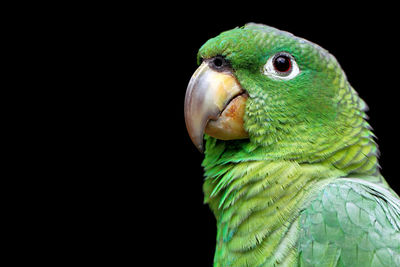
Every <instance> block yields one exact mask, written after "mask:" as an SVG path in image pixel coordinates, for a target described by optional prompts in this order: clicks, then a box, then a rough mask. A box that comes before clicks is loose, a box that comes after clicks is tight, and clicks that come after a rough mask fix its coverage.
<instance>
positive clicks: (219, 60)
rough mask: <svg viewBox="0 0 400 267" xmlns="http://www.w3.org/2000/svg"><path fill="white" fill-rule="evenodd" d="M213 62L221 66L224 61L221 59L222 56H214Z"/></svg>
mask: <svg viewBox="0 0 400 267" xmlns="http://www.w3.org/2000/svg"><path fill="white" fill-rule="evenodd" d="M213 63H214V65H215V66H217V67H221V66H222V65H223V63H224V62H223V59H222V58H220V57H216V58H214V61H213Z"/></svg>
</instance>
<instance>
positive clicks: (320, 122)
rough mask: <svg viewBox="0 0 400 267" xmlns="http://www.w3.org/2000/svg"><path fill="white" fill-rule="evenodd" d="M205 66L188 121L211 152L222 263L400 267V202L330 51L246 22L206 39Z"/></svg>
mask: <svg viewBox="0 0 400 267" xmlns="http://www.w3.org/2000/svg"><path fill="white" fill-rule="evenodd" d="M197 64H198V69H197V70H196V71H195V72H194V74H193V75H192V77H191V78H190V81H189V83H188V86H187V89H186V93H185V99H184V119H185V124H186V128H187V132H188V134H189V137H190V139H191V141H192V142H193V144H194V145H195V147H196V148H197V149H198V150H199V151H200V152H202V153H204V159H203V161H202V168H203V170H204V182H203V193H204V204H206V205H208V206H209V208H210V210H211V212H212V213H213V214H214V216H215V221H216V227H217V231H216V233H217V234H216V244H215V253H214V258H213V265H214V266H216V267H226V266H363V267H367V266H400V199H399V196H398V195H397V194H396V192H395V191H394V190H393V189H392V188H391V187H390V186H389V184H388V183H387V181H386V180H385V179H384V177H383V176H382V175H381V173H380V169H381V167H380V165H379V162H378V158H379V155H380V154H379V153H380V152H379V149H378V145H377V142H376V136H375V135H374V133H373V129H372V127H371V126H370V125H369V123H368V122H367V120H368V117H367V115H366V113H367V111H368V106H367V104H366V103H365V102H364V100H362V99H361V97H360V96H359V95H358V93H357V92H356V91H355V89H354V88H353V87H352V86H351V85H350V83H349V81H348V80H347V76H346V74H345V72H344V70H343V69H342V68H341V66H340V65H339V62H338V61H337V59H336V58H335V57H334V56H333V55H332V54H331V53H330V52H328V51H327V50H325V49H324V48H322V47H321V46H319V45H317V44H315V43H313V42H311V41H308V40H306V39H303V38H300V37H297V36H295V35H293V34H292V33H289V32H287V31H283V30H279V29H277V28H274V27H271V26H267V25H264V24H258V23H247V24H245V25H244V26H241V27H236V28H233V29H230V30H227V31H224V32H222V33H220V34H219V35H217V36H216V37H213V38H211V39H209V40H208V41H206V42H205V43H204V44H203V45H202V46H201V47H200V49H199V51H198V53H197Z"/></svg>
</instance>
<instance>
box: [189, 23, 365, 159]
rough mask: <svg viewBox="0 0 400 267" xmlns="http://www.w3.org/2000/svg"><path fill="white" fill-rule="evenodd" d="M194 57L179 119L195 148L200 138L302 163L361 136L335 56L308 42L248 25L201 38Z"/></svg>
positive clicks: (359, 113)
mask: <svg viewBox="0 0 400 267" xmlns="http://www.w3.org/2000/svg"><path fill="white" fill-rule="evenodd" d="M198 61H199V63H200V62H201V64H200V66H199V68H198V69H197V71H196V72H195V73H194V74H193V76H192V78H191V80H190V82H189V85H188V88H187V91H186V96H185V122H186V126H187V129H188V132H189V135H190V137H191V139H192V141H193V143H194V144H195V146H196V147H197V148H198V149H199V150H200V151H203V149H204V145H203V139H204V135H206V138H209V139H215V140H218V142H223V143H224V146H225V149H227V148H228V149H229V147H232V148H233V147H237V146H238V144H240V146H241V147H242V148H245V149H244V150H245V151H247V153H248V155H253V156H254V155H258V154H257V153H256V151H260V150H261V151H263V152H262V153H261V154H262V155H264V156H265V155H268V157H277V158H281V159H282V158H284V159H293V158H299V157H302V158H303V159H304V158H307V159H308V160H310V159H311V158H312V157H314V156H315V155H316V154H318V153H317V152H318V151H319V152H321V153H322V154H329V153H330V149H335V150H338V149H340V148H341V147H344V146H346V145H348V144H349V143H352V142H356V139H357V140H359V138H360V136H361V134H360V133H363V132H364V133H365V131H367V132H368V133H369V129H370V128H369V125H368V124H367V123H366V122H365V120H364V119H365V117H366V115H365V113H364V111H365V110H366V105H365V103H364V102H363V101H362V100H361V99H360V98H359V97H358V95H357V93H356V92H355V91H354V89H353V88H352V87H351V86H350V84H349V83H348V81H347V78H346V75H345V73H344V72H343V70H342V69H341V67H340V65H339V63H338V62H337V60H336V59H335V57H334V56H333V55H331V54H330V53H329V52H328V51H326V50H325V49H323V48H321V47H320V46H318V45H316V44H314V43H312V42H310V41H307V40H305V39H302V38H299V37H296V36H294V35H292V34H290V33H288V32H284V31H280V30H278V29H275V28H272V27H269V26H265V25H261V24H253V23H251V24H247V25H245V26H244V27H241V28H235V29H232V30H229V31H226V32H223V33H221V34H220V35H219V36H217V37H215V38H212V39H210V40H208V41H207V42H206V43H205V44H204V45H203V46H202V47H201V48H200V50H199V52H198ZM333 144H336V145H333ZM206 152H207V151H206ZM331 152H332V151H331ZM321 153H320V154H321Z"/></svg>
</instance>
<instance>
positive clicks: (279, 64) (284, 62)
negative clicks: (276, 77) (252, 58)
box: [274, 55, 290, 72]
mask: <svg viewBox="0 0 400 267" xmlns="http://www.w3.org/2000/svg"><path fill="white" fill-rule="evenodd" d="M274 67H275V69H276V70H277V71H279V72H287V71H289V70H290V58H289V57H287V56H284V55H281V56H278V57H276V58H275V60H274Z"/></svg>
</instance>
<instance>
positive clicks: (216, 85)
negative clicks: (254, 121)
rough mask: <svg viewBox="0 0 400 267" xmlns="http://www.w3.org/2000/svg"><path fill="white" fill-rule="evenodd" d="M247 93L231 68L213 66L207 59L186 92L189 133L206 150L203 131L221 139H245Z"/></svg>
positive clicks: (196, 143)
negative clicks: (244, 121)
mask: <svg viewBox="0 0 400 267" xmlns="http://www.w3.org/2000/svg"><path fill="white" fill-rule="evenodd" d="M247 97H248V96H247V94H246V93H245V91H244V90H243V89H242V88H241V86H240V85H239V83H238V82H237V80H236V78H235V77H234V76H233V74H232V72H230V71H226V70H225V71H217V70H214V69H212V68H211V67H210V66H209V64H208V61H204V62H203V63H202V64H201V65H200V67H199V68H198V69H197V70H196V72H195V73H194V74H193V76H192V78H191V79H190V82H189V85H188V87H187V90H186V96H185V122H186V128H187V130H188V132H189V136H190V138H191V140H192V142H193V143H194V145H195V146H196V147H197V149H198V150H199V151H200V152H203V135H204V133H206V134H208V135H210V136H212V137H215V138H217V139H221V140H233V139H243V138H247V137H248V133H247V132H246V131H245V130H244V127H243V116H244V112H245V104H246V100H247Z"/></svg>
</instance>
